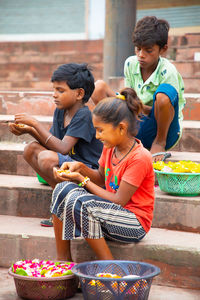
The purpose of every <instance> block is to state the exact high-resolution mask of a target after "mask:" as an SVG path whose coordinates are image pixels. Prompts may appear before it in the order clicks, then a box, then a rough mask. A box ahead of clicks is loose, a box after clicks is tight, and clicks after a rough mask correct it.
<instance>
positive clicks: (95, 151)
mask: <svg viewBox="0 0 200 300" xmlns="http://www.w3.org/2000/svg"><path fill="white" fill-rule="evenodd" d="M63 121H64V109H58V108H56V109H55V111H54V116H53V125H52V127H51V129H50V132H51V133H52V134H53V135H54V136H55V137H57V138H59V139H60V140H62V139H63V138H64V136H65V135H68V136H72V137H76V138H78V139H79V140H78V142H77V143H76V145H75V146H74V147H73V149H72V151H70V153H68V155H70V156H71V158H72V159H74V160H77V161H81V162H83V163H86V164H88V165H91V166H92V168H98V160H99V157H100V155H101V152H102V149H103V145H102V143H101V142H100V141H99V140H97V139H96V137H95V136H96V130H95V128H94V126H93V123H92V115H91V112H90V110H89V108H88V107H87V106H83V107H82V108H80V109H79V110H78V111H77V112H76V114H75V115H74V116H73V118H72V120H71V122H70V124H69V125H68V126H67V127H65V128H64V127H63Z"/></svg>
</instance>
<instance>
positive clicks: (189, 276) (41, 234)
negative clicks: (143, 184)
mask: <svg viewBox="0 0 200 300" xmlns="http://www.w3.org/2000/svg"><path fill="white" fill-rule="evenodd" d="M0 242H1V245H2V246H1V251H0V266H1V267H9V266H10V265H11V264H12V263H13V262H14V261H16V260H19V259H22V258H24V259H28V258H35V257H37V258H39V259H54V258H55V255H56V254H55V240H54V234H53V228H42V227H41V226H40V225H39V219H34V218H20V217H12V216H2V215H1V216H0ZM108 245H109V247H110V249H111V251H112V253H113V255H114V257H115V259H125V260H138V261H146V262H151V263H153V264H156V265H157V266H159V267H160V268H161V271H162V272H161V275H160V276H159V277H158V279H156V280H155V282H157V283H159V284H161V283H162V284H165V285H171V286H177V287H178V286H179V287H188V288H195V289H200V282H199V277H198V274H199V272H200V267H199V266H200V235H199V234H195V233H188V232H177V231H170V230H166V229H157V228H152V229H151V230H150V232H149V233H148V234H147V236H146V237H145V238H144V239H143V240H142V241H141V242H139V243H133V244H121V243H117V242H108ZM72 254H73V260H74V261H76V262H81V261H89V260H94V259H96V258H95V256H94V254H93V252H92V250H91V249H90V248H89V246H88V245H87V243H86V242H85V240H81V239H79V240H76V241H72Z"/></svg>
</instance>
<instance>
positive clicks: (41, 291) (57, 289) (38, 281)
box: [8, 268, 78, 300]
mask: <svg viewBox="0 0 200 300" xmlns="http://www.w3.org/2000/svg"><path fill="white" fill-rule="evenodd" d="M8 273H9V275H11V276H13V278H14V281H15V287H16V291H17V294H18V296H19V297H22V298H25V299H30V300H47V299H48V300H49V299H52V300H61V299H66V298H70V297H73V296H74V295H75V293H76V292H77V288H78V279H77V278H76V276H75V275H66V276H60V277H53V278H45V277H42V278H41V277H28V276H21V275H18V274H15V273H13V272H12V268H10V269H9V271H8Z"/></svg>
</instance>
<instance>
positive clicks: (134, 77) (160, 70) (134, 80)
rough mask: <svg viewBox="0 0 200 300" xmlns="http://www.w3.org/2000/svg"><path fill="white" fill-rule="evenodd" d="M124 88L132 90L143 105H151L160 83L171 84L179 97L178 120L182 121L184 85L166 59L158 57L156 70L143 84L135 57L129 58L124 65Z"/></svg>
mask: <svg viewBox="0 0 200 300" xmlns="http://www.w3.org/2000/svg"><path fill="white" fill-rule="evenodd" d="M124 76H125V87H131V88H134V89H135V91H136V93H137V95H138V97H139V98H140V99H141V100H142V102H143V103H144V104H145V105H149V106H152V105H153V94H154V93H155V91H156V90H157V88H158V86H159V85H160V84H161V83H169V84H171V85H172V86H173V87H174V88H175V89H176V90H177V92H178V95H179V120H183V114H182V110H183V108H184V106H185V102H186V101H185V98H184V96H183V93H184V83H183V79H182V77H181V75H180V74H179V73H178V71H177V70H176V68H175V66H174V65H173V64H172V63H171V62H170V61H169V60H168V59H166V58H164V57H160V59H159V62H158V65H157V68H156V69H155V71H154V72H153V73H152V74H151V76H150V77H149V78H148V79H147V80H146V81H145V82H144V81H143V79H142V75H141V71H140V65H139V62H138V60H137V56H130V57H128V58H127V59H126V61H125V64H124Z"/></svg>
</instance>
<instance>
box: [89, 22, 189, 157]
mask: <svg viewBox="0 0 200 300" xmlns="http://www.w3.org/2000/svg"><path fill="white" fill-rule="evenodd" d="M168 31H169V24H168V22H167V21H166V20H161V19H157V18H156V17H144V18H143V19H141V20H139V21H138V22H137V24H136V27H135V30H134V32H133V44H134V46H135V53H136V55H135V56H130V57H128V58H127V59H126V61H125V64H124V75H125V86H126V87H131V88H134V89H135V91H136V93H137V95H138V97H139V98H140V99H141V100H142V102H143V104H144V113H145V115H144V116H143V117H142V121H141V122H140V123H139V128H138V134H137V136H136V137H137V138H138V139H140V140H141V142H142V144H143V145H144V147H145V148H147V149H149V150H150V151H151V153H152V156H154V159H153V160H154V161H156V160H161V159H163V158H164V156H165V151H166V150H168V149H170V148H172V147H173V146H175V144H176V143H177V142H178V140H179V138H180V137H181V131H182V130H181V121H182V119H183V115H182V109H183V108H184V105H185V99H184V97H183V93H184V84H183V80H182V77H181V75H180V74H179V73H178V72H177V70H176V68H175V66H174V65H173V64H172V63H170V61H169V60H168V59H166V58H163V57H161V55H163V54H164V53H165V52H166V50H167V48H168V46H167V41H168ZM113 95H114V92H113V91H112V90H111V89H110V88H109V86H108V85H107V84H106V83H105V82H103V81H98V82H96V87H95V91H94V93H93V95H92V99H93V101H94V102H95V103H97V102H98V101H100V100H101V99H102V98H104V97H108V96H113Z"/></svg>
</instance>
